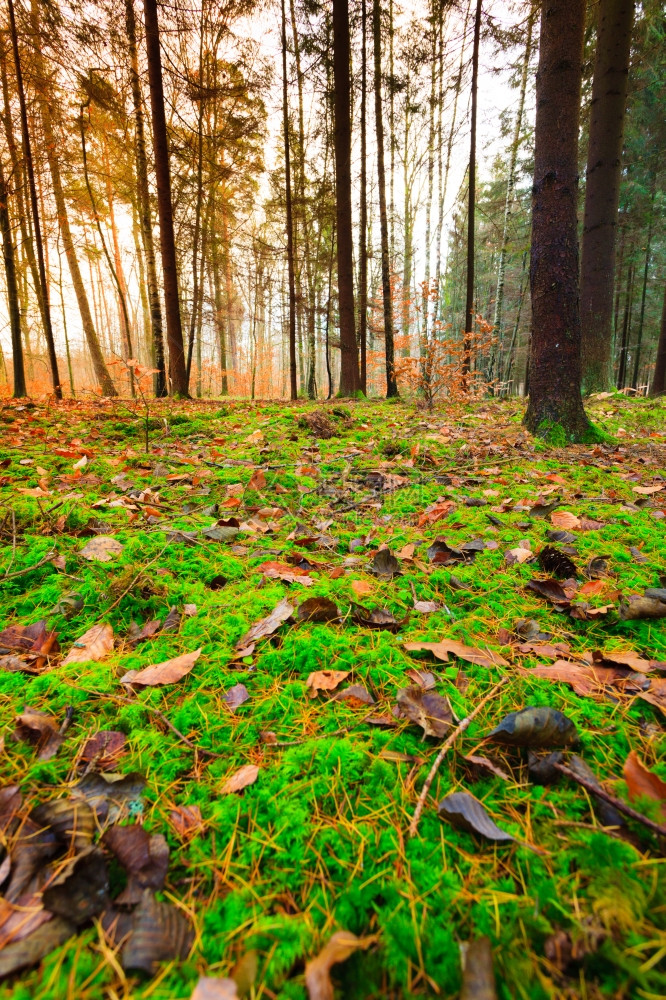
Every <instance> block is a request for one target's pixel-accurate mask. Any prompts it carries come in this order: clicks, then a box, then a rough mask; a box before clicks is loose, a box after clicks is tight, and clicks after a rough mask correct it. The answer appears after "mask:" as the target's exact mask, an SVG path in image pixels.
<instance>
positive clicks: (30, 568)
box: [0, 549, 58, 580]
mask: <svg viewBox="0 0 666 1000" xmlns="http://www.w3.org/2000/svg"><path fill="white" fill-rule="evenodd" d="M57 555H58V553H57V552H56V550H55V549H53V551H52V552H49V553H48V555H45V556H44V558H43V559H40V560H39V562H36V563H35V564H34V566H26V567H25V569H17V570H14V572H13V573H5V574H4V575H3V576H1V577H0V580H15V579H16V577H17V576H25V575H26V573H32V571H33V569H39V568H40V566H45V565H46V563H49V562H52V561H53V559H55V557H56V556H57ZM10 565H11V564H10Z"/></svg>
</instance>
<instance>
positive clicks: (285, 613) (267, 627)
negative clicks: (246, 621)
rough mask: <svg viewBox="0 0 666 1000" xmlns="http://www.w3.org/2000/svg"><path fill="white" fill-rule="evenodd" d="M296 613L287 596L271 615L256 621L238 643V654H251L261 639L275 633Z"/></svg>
mask: <svg viewBox="0 0 666 1000" xmlns="http://www.w3.org/2000/svg"><path fill="white" fill-rule="evenodd" d="M293 613H294V608H293V605H291V604H290V603H289V601H288V600H287V599H286V598H283V600H281V601H280V603H279V604H276V605H275V607H274V608H273V610H272V611H271V613H270V614H269V615H266V617H265V618H261V619H260V620H259V621H258V622H255V623H254V625H253V626H252V628H251V629H250V630H249V631H248V632H246V633H245V635H244V636H243V638H242V639H239V640H238V642H237V643H236V654H237V656H250V655H251V654H252V653H253V652H254V647H255V646H256V644H257V642H258V641H259V639H264V638H266V636H269V635H273V633H274V632H276V631H277V629H278V628H279V627H280V625H282V623H283V622H285V621H286V620H287V618H290V617H291V616H292V615H293Z"/></svg>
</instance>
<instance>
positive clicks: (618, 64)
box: [580, 0, 634, 392]
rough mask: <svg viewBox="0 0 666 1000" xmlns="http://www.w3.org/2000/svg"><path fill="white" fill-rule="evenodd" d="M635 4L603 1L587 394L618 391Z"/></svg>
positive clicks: (588, 219) (585, 262)
mask: <svg viewBox="0 0 666 1000" xmlns="http://www.w3.org/2000/svg"><path fill="white" fill-rule="evenodd" d="M633 18H634V0H600V4H599V19H598V23H597V51H596V58H595V64H594V78H593V82H592V104H591V110H590V140H589V147H588V154H587V173H586V178H587V180H586V185H585V215H584V218H583V241H582V266H581V287H580V308H581V325H582V338H583V339H582V367H583V389H584V391H585V392H599V391H605V390H608V389H610V388H611V387H612V382H613V374H612V351H611V332H612V322H613V282H614V278H615V244H616V234H617V210H618V202H619V194H620V167H621V158H622V140H623V135H624V112H625V104H626V100H627V80H628V77H629V53H630V48H631V29H632V24H633Z"/></svg>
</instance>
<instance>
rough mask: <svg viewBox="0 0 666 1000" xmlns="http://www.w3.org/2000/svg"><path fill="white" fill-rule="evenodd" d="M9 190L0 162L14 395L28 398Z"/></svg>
mask: <svg viewBox="0 0 666 1000" xmlns="http://www.w3.org/2000/svg"><path fill="white" fill-rule="evenodd" d="M8 195H9V192H8V189H7V182H6V180H5V175H4V172H3V169H2V161H1V160H0V230H2V255H3V258H4V262H5V279H6V282H7V305H8V308H9V325H10V328H11V334H12V362H13V365H14V395H15V396H16V397H17V398H20V397H21V396H27V392H26V387H25V369H24V367H23V343H22V341H21V310H20V308H19V294H18V285H17V284H16V258H15V254H14V241H13V239H12V229H11V224H10V221H9V206H8V200H9V199H8Z"/></svg>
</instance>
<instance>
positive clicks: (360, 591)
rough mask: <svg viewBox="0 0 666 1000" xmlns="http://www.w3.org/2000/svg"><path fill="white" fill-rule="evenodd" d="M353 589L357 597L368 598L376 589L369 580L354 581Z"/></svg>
mask: <svg viewBox="0 0 666 1000" xmlns="http://www.w3.org/2000/svg"><path fill="white" fill-rule="evenodd" d="M351 587H352V590H353V591H354V593H355V594H356V596H357V597H367V596H369V595H370V594H371V593H372V591H373V589H374V588H373V586H372V584H371V583H368V581H367V580H352V584H351Z"/></svg>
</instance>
